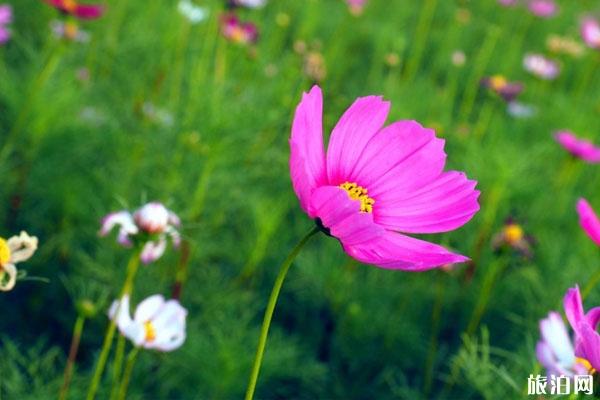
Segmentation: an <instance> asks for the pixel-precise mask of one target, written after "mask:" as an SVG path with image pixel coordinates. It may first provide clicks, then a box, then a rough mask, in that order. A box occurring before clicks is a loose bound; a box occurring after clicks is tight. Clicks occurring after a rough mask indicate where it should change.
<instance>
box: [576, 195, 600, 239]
mask: <svg viewBox="0 0 600 400" xmlns="http://www.w3.org/2000/svg"><path fill="white" fill-rule="evenodd" d="M576 208H577V214H579V224H580V225H581V228H582V229H583V230H584V232H585V233H586V234H587V235H588V236H589V238H590V239H592V241H593V242H594V243H596V244H597V245H598V246H600V219H598V216H597V215H596V213H595V212H594V210H593V209H592V206H590V203H588V201H587V200H586V199H584V198H580V199H579V200H577V207H576Z"/></svg>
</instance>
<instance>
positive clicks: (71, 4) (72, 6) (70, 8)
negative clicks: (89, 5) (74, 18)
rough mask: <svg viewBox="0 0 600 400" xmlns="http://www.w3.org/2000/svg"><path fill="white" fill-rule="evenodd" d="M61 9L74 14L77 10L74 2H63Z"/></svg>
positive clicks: (67, 0)
mask: <svg viewBox="0 0 600 400" xmlns="http://www.w3.org/2000/svg"><path fill="white" fill-rule="evenodd" d="M63 8H64V9H65V10H67V11H69V12H75V10H76V9H77V1H76V0H63Z"/></svg>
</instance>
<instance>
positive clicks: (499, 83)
mask: <svg viewBox="0 0 600 400" xmlns="http://www.w3.org/2000/svg"><path fill="white" fill-rule="evenodd" d="M506 84H507V81H506V78H505V77H503V76H502V75H494V76H492V77H491V78H490V86H491V87H492V89H494V90H500V89H502V88H503V87H505V86H506Z"/></svg>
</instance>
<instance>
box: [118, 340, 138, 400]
mask: <svg viewBox="0 0 600 400" xmlns="http://www.w3.org/2000/svg"><path fill="white" fill-rule="evenodd" d="M139 352H140V348H139V347H134V348H133V349H132V350H131V351H130V352H129V355H128V356H127V365H125V372H123V380H122V381H121V387H120V388H119V397H118V399H119V400H121V399H122V400H125V396H126V395H127V388H128V387H129V381H130V380H131V373H132V372H133V366H134V365H135V360H136V359H137V355H138V353H139Z"/></svg>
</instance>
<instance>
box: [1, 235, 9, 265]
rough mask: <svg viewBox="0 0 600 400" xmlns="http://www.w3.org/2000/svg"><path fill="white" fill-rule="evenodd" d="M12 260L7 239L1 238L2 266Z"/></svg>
mask: <svg viewBox="0 0 600 400" xmlns="http://www.w3.org/2000/svg"><path fill="white" fill-rule="evenodd" d="M9 261H10V248H9V247H8V243H7V242H6V240H4V239H2V238H0V267H1V266H3V265H4V264H7V263H8V262H9Z"/></svg>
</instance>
